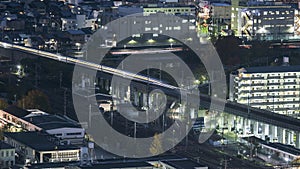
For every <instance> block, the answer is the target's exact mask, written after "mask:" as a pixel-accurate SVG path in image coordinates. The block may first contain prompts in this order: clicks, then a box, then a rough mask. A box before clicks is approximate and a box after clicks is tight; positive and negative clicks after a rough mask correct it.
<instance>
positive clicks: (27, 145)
mask: <svg viewBox="0 0 300 169" xmlns="http://www.w3.org/2000/svg"><path fill="white" fill-rule="evenodd" d="M4 140H5V141H6V142H7V143H8V144H9V145H11V146H14V147H15V148H16V153H17V154H18V155H19V158H20V159H21V160H24V161H25V162H28V163H44V162H50V163H51V162H63V161H79V158H80V157H79V156H80V148H79V147H77V146H73V145H61V144H59V141H58V139H57V138H55V137H53V136H51V135H49V134H46V133H42V132H15V133H4ZM41 143H42V144H41Z"/></svg>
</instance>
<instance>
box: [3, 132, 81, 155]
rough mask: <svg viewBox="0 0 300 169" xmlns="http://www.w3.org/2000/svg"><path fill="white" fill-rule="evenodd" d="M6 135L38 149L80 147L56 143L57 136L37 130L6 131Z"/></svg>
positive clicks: (49, 149)
mask: <svg viewBox="0 0 300 169" xmlns="http://www.w3.org/2000/svg"><path fill="white" fill-rule="evenodd" d="M4 137H6V138H11V139H13V140H16V141H17V142H19V143H21V144H24V145H26V146H28V147H30V148H32V149H34V150H36V151H52V150H76V149H79V147H77V146H73V145H59V144H58V143H55V140H57V138H55V137H53V136H50V135H49V134H46V133H42V132H36V131H30V132H13V133H8V132H5V133H4Z"/></svg>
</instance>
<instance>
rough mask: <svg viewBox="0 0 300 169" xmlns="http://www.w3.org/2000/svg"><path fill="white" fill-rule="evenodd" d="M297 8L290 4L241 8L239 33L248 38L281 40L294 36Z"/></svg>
mask: <svg viewBox="0 0 300 169" xmlns="http://www.w3.org/2000/svg"><path fill="white" fill-rule="evenodd" d="M294 16H295V9H293V8H291V7H290V6H262V7H249V8H241V9H240V10H239V11H238V33H239V34H240V36H242V37H246V38H247V39H257V40H280V39H290V38H292V37H293V36H294Z"/></svg>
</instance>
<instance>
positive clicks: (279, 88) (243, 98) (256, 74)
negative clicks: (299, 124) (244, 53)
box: [229, 66, 300, 116]
mask: <svg viewBox="0 0 300 169" xmlns="http://www.w3.org/2000/svg"><path fill="white" fill-rule="evenodd" d="M229 99H230V100H231V101H234V102H237V103H241V104H246V105H249V106H251V107H256V108H260V109H266V110H270V111H273V112H275V113H280V114H286V115H291V116H298V114H299V110H300V66H276V67H250V68H241V69H239V70H237V71H236V72H234V73H232V74H231V75H230V93H229Z"/></svg>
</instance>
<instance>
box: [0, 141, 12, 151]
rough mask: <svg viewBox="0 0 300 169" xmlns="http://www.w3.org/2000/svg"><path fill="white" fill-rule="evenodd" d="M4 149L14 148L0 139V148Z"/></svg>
mask: <svg viewBox="0 0 300 169" xmlns="http://www.w3.org/2000/svg"><path fill="white" fill-rule="evenodd" d="M4 149H14V147H13V146H11V145H9V144H7V143H5V142H3V141H0V150H4Z"/></svg>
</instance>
